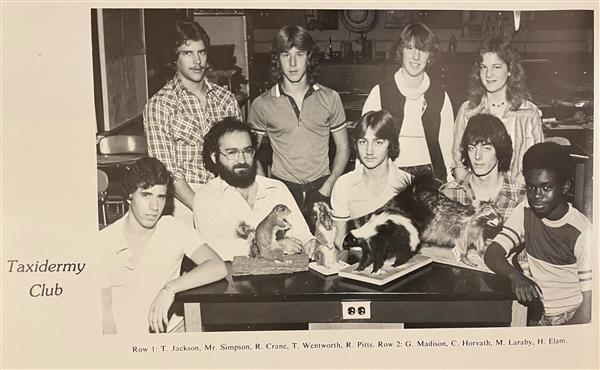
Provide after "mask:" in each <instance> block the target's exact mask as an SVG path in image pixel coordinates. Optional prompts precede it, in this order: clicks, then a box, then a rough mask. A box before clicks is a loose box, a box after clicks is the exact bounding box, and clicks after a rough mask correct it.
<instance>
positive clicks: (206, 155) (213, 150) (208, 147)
mask: <svg viewBox="0 0 600 370" xmlns="http://www.w3.org/2000/svg"><path fill="white" fill-rule="evenodd" d="M236 131H239V132H247V133H248V135H250V140H251V142H252V147H253V148H256V147H257V140H256V136H255V135H254V134H252V132H251V131H250V126H248V125H247V124H245V123H243V122H242V121H240V120H239V119H237V118H235V117H225V118H224V119H222V120H221V121H219V122H217V123H215V125H214V126H213V127H211V129H210V130H209V131H208V132H207V133H206V135H205V136H204V146H203V147H202V160H203V161H204V168H206V169H207V170H209V171H210V172H212V173H213V174H215V175H218V174H219V173H218V170H217V164H216V163H215V161H213V159H212V155H213V154H215V155H216V154H217V153H218V152H219V139H221V138H222V137H223V136H224V135H225V134H228V133H231V132H236Z"/></svg>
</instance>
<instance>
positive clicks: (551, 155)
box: [523, 142, 573, 181]
mask: <svg viewBox="0 0 600 370" xmlns="http://www.w3.org/2000/svg"><path fill="white" fill-rule="evenodd" d="M539 169H543V170H549V171H552V172H554V173H555V174H557V175H558V176H559V177H560V178H561V180H562V181H567V180H569V179H570V178H571V174H572V173H573V160H572V159H571V156H570V155H569V148H568V147H567V146H564V145H560V144H557V143H553V142H544V143H537V144H534V145H532V146H531V147H530V148H529V149H527V151H526V152H525V155H523V175H525V174H526V173H527V172H529V171H531V170H539Z"/></svg>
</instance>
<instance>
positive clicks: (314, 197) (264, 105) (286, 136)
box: [248, 25, 350, 220]
mask: <svg viewBox="0 0 600 370" xmlns="http://www.w3.org/2000/svg"><path fill="white" fill-rule="evenodd" d="M317 54H318V51H317V48H316V46H315V44H314V41H313V39H312V37H311V35H310V33H308V31H306V30H305V29H304V28H302V27H300V26H295V25H288V26H285V27H283V28H282V29H281V30H279V32H278V33H277V35H276V36H275V38H274V40H273V45H272V50H271V56H272V60H273V70H274V75H275V80H276V84H275V85H274V86H273V87H272V88H271V89H270V90H269V91H266V92H265V93H263V94H262V95H260V96H258V97H257V98H256V99H255V100H254V102H253V103H252V106H251V107H250V112H249V115H248V123H249V124H250V125H251V126H252V130H253V131H254V132H255V133H257V134H258V136H259V143H260V140H261V139H262V137H263V136H268V138H269V140H270V142H271V147H272V148H273V167H272V170H271V172H272V176H273V177H274V178H276V179H278V180H281V181H282V182H283V183H284V184H285V185H286V186H287V187H288V188H289V189H290V191H291V193H292V195H293V196H294V199H295V200H296V203H298V206H299V207H300V209H301V210H302V213H303V214H304V216H305V218H306V219H307V220H308V219H310V217H309V216H310V212H312V206H313V204H314V202H316V201H319V200H325V201H329V197H330V195H331V189H332V188H333V184H334V183H335V181H336V180H337V178H338V177H339V176H340V175H341V174H342V173H343V172H344V170H345V168H346V165H347V163H348V157H349V155H350V152H349V144H348V134H347V132H346V115H345V113H344V107H343V105H342V101H341V99H340V96H339V94H338V93H337V92H336V91H334V90H332V89H330V88H328V87H326V86H323V85H321V84H319V83H317V81H316V78H317V70H316V69H317V65H318V61H317V59H318V55H317ZM330 136H331V137H333V141H334V142H335V148H336V151H335V155H334V158H333V164H332V166H331V169H330V167H329V138H330Z"/></svg>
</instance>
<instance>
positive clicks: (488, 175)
mask: <svg viewBox="0 0 600 370" xmlns="http://www.w3.org/2000/svg"><path fill="white" fill-rule="evenodd" d="M460 145H461V155H462V161H463V164H464V166H465V167H466V168H468V169H469V172H468V173H467V174H466V175H465V176H464V177H463V178H462V179H459V180H456V181H452V182H449V183H446V184H444V185H442V187H441V188H440V190H441V191H442V192H443V193H444V194H445V195H446V196H448V197H449V198H450V199H453V200H456V201H458V202H460V203H462V204H465V205H470V204H473V203H476V202H479V201H491V202H493V203H494V204H495V205H496V207H497V209H498V212H499V213H500V215H501V216H502V219H503V220H508V218H509V217H510V214H511V213H512V210H513V208H515V206H516V205H517V204H519V203H521V201H522V200H523V199H524V198H525V186H523V185H522V184H521V183H519V182H516V181H514V180H512V179H511V177H510V176H509V173H508V171H509V170H510V163H511V160H512V155H513V150H512V141H511V139H510V136H509V135H508V132H507V131H506V128H505V127H504V124H503V123H502V121H501V120H500V119H499V118H498V117H496V116H492V115H490V114H477V115H475V116H473V117H471V118H470V119H469V122H468V124H467V128H466V129H465V132H464V134H463V136H462V141H461V144H460Z"/></svg>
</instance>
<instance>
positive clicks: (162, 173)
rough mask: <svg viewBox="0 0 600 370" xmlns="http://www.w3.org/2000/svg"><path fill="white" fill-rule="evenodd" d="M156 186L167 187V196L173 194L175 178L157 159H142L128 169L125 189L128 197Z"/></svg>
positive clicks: (124, 184)
mask: <svg viewBox="0 0 600 370" xmlns="http://www.w3.org/2000/svg"><path fill="white" fill-rule="evenodd" d="M154 185H166V186H167V195H168V196H171V195H172V194H173V190H174V188H173V178H172V176H171V173H170V172H169V170H167V168H166V167H165V165H164V164H163V163H162V162H161V161H159V160H158V159H156V158H153V157H144V158H140V159H138V160H137V161H135V163H133V164H132V165H131V166H129V167H128V169H127V173H126V175H125V181H124V183H123V188H124V189H125V191H126V192H127V194H128V195H131V194H133V193H135V191H136V190H137V189H138V188H141V189H148V188H151V187H153V186H154Z"/></svg>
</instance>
